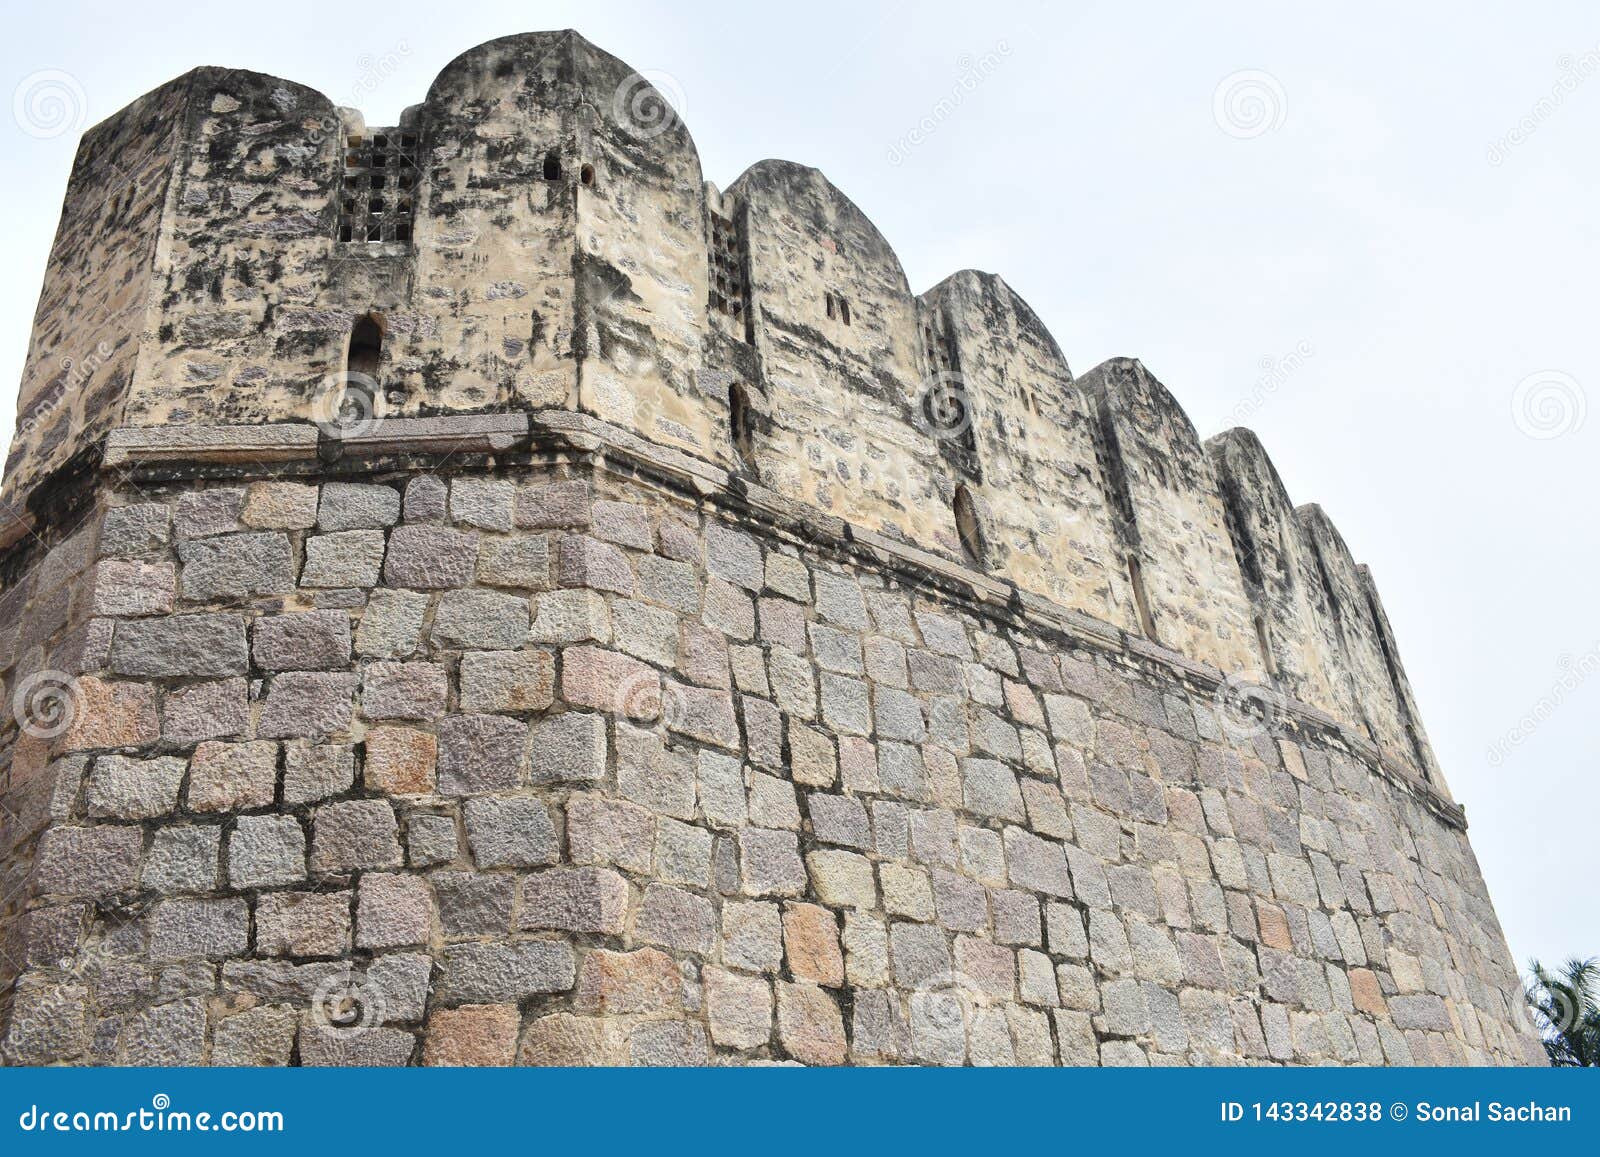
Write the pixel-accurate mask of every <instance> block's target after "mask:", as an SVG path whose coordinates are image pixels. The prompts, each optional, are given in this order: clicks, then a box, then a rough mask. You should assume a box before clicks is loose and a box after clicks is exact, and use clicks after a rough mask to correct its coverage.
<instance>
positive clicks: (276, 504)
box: [239, 482, 318, 530]
mask: <svg viewBox="0 0 1600 1157" xmlns="http://www.w3.org/2000/svg"><path fill="white" fill-rule="evenodd" d="M317 500H318V490H317V487H315V486H313V485H308V484H306V483H303V482H253V483H251V484H250V486H249V487H248V488H246V490H245V494H244V506H243V509H242V510H241V511H240V514H239V521H240V522H242V523H244V525H246V526H248V527H250V528H251V529H252V530H309V529H311V527H313V526H315V525H316V524H317Z"/></svg>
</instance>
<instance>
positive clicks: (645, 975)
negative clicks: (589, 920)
mask: <svg viewBox="0 0 1600 1157" xmlns="http://www.w3.org/2000/svg"><path fill="white" fill-rule="evenodd" d="M682 993H683V978H682V977H681V976H680V975H679V973H678V965H677V963H676V962H675V961H674V960H673V959H672V957H670V956H668V955H667V954H666V953H665V952H661V951H659V950H658V949H655V948H641V949H638V950H637V951H634V952H611V951H607V950H605V949H595V950H593V951H591V952H589V953H587V954H586V955H585V956H584V958H583V967H582V968H581V969H580V970H579V972H578V987H577V991H576V992H574V993H573V998H572V1006H573V1008H575V1009H576V1010H577V1011H579V1012H584V1013H599V1014H610V1015H615V1016H627V1015H632V1014H638V1013H651V1012H663V1011H676V1010H677V1009H678V1007H679V1005H680V1003H681V999H682Z"/></svg>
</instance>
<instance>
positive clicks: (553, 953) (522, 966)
mask: <svg viewBox="0 0 1600 1157" xmlns="http://www.w3.org/2000/svg"><path fill="white" fill-rule="evenodd" d="M576 979H577V961H576V959H575V958H574V957H573V953H572V949H571V948H569V947H568V946H567V945H565V944H560V943H555V942H552V941H548V940H526V941H521V942H518V943H514V944H462V945H458V946H456V947H453V948H447V949H445V952H444V961H443V964H442V966H441V969H440V975H439V989H438V998H439V999H440V1000H442V1001H446V1002H451V1003H455V1002H463V1003H466V1002H477V1003H486V1004H495V1003H502V1002H505V1001H520V1000H524V999H526V998H527V997H530V996H536V995H538V994H540V993H546V992H565V991H566V990H567V989H569V988H571V987H572V985H573V983H574V981H575V980H576Z"/></svg>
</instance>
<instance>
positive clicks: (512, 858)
mask: <svg viewBox="0 0 1600 1157" xmlns="http://www.w3.org/2000/svg"><path fill="white" fill-rule="evenodd" d="M463 810H464V811H465V813H466V818H467V845H468V847H470V848H471V849H472V858H473V860H474V861H475V862H476V863H477V865H478V867H480V868H531V867H537V866H539V865H542V864H553V863H555V862H556V855H557V847H556V829H555V825H554V824H553V823H551V821H550V811H549V809H548V808H546V807H545V805H544V804H543V803H541V802H540V801H539V800H536V799H496V798H493V797H488V796H480V797H478V798H475V799H469V800H467V802H466V805H465V807H464V809H463Z"/></svg>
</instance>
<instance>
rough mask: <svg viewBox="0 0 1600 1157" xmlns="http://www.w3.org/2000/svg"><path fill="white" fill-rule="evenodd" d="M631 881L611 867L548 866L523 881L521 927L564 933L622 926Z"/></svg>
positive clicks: (617, 929) (600, 930) (595, 930)
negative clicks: (547, 929)
mask: <svg viewBox="0 0 1600 1157" xmlns="http://www.w3.org/2000/svg"><path fill="white" fill-rule="evenodd" d="M627 914H628V883H627V881H626V880H624V879H623V878H622V877H621V876H619V875H618V874H617V873H616V872H613V871H611V870H610V869H608V868H549V869H546V870H544V871H540V872H535V873H533V874H532V875H530V876H528V877H527V878H526V879H525V880H523V883H522V927H523V928H525V929H541V928H551V929H556V930H559V931H563V932H608V933H617V932H621V931H622V929H623V924H624V922H625V921H626V919H627Z"/></svg>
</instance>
